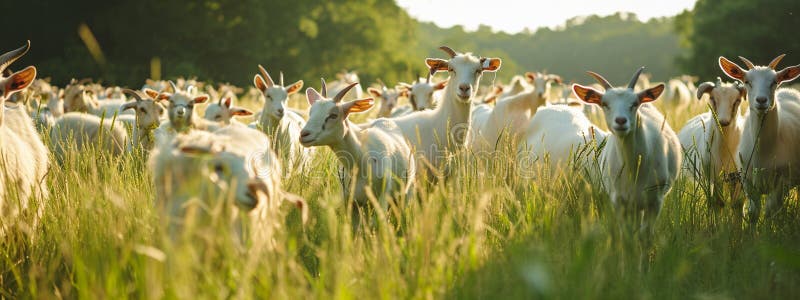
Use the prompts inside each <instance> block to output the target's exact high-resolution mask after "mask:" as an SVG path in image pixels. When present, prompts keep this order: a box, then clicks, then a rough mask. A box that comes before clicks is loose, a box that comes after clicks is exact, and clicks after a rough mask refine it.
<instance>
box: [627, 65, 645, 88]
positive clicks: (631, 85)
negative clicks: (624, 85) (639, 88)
mask: <svg viewBox="0 0 800 300" xmlns="http://www.w3.org/2000/svg"><path fill="white" fill-rule="evenodd" d="M643 71H644V67H641V68H639V70H638V71H636V73H634V74H633V78H631V82H630V83H628V88H629V89H633V88H635V87H636V82H637V81H639V76H640V75H642V72H643Z"/></svg>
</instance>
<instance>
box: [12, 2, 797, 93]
mask: <svg viewBox="0 0 800 300" xmlns="http://www.w3.org/2000/svg"><path fill="white" fill-rule="evenodd" d="M0 11H3V12H6V13H5V14H4V16H3V18H0V25H2V28H6V30H5V31H4V36H3V38H2V39H0V49H3V50H10V49H13V48H16V47H19V45H22V43H23V42H24V41H25V40H26V39H30V40H31V42H32V49H31V52H30V54H29V55H27V56H26V57H25V58H24V62H23V63H28V64H35V65H37V67H39V70H40V73H41V74H42V76H51V77H52V78H53V80H54V82H55V83H57V84H63V83H64V82H66V81H68V80H69V79H70V78H73V77H77V78H83V77H92V78H95V79H102V80H103V81H104V82H105V83H109V84H119V85H128V86H139V85H141V84H142V82H143V81H144V79H145V78H147V77H149V76H151V74H152V73H151V71H152V70H151V62H152V61H153V59H154V58H158V60H157V61H159V62H160V64H159V65H160V67H161V68H160V70H161V73H160V75H162V77H164V78H174V77H177V76H198V77H199V78H201V79H204V80H212V81H225V82H232V83H234V84H238V85H249V84H251V80H252V76H253V74H255V72H256V71H257V69H256V65H257V64H263V65H264V66H266V67H267V69H268V70H270V71H271V72H277V71H283V72H284V73H285V74H286V77H287V78H288V80H296V79H305V80H306V81H307V82H313V83H316V82H317V81H318V80H319V77H320V76H324V77H328V78H330V77H333V76H334V75H335V73H336V72H338V71H340V70H342V69H352V70H357V71H358V72H359V74H360V75H361V79H362V81H365V82H374V80H375V79H377V78H381V79H382V80H384V81H386V82H389V83H392V82H396V81H411V80H413V78H414V76H416V75H418V74H420V73H423V72H424V71H425V70H424V68H425V66H424V63H423V61H424V60H423V59H424V58H425V57H426V56H435V57H442V56H443V55H444V54H443V53H441V52H440V51H438V50H437V49H436V48H437V47H438V46H440V45H448V46H451V47H452V48H454V49H456V50H458V51H470V52H474V53H477V54H479V55H483V56H496V57H500V58H502V59H503V60H504V62H503V68H502V70H501V72H499V73H497V79H500V80H506V79H508V78H510V77H511V76H513V75H515V74H518V73H522V72H524V71H544V70H546V71H548V72H552V73H557V74H560V75H562V76H563V77H564V79H565V80H567V81H571V80H575V81H586V80H587V79H589V78H588V77H586V76H585V75H584V71H586V70H593V71H596V72H599V73H601V74H603V75H605V76H606V77H607V78H609V79H610V80H611V81H613V82H614V83H617V82H619V83H622V82H625V81H627V80H628V78H629V76H630V75H631V73H632V72H633V71H634V69H635V68H637V67H639V66H646V67H647V71H648V72H649V73H652V74H653V76H654V80H664V79H666V78H668V77H671V76H675V75H678V74H682V73H690V74H697V75H700V76H701V77H715V76H718V75H719V72H717V68H716V63H715V61H716V57H717V56H719V55H723V54H724V55H728V56H733V57H735V55H744V56H748V57H751V58H753V60H754V61H755V62H757V63H762V64H763V63H766V62H768V61H769V59H771V58H772V57H774V56H776V55H778V54H780V53H788V54H790V55H789V56H788V57H787V59H786V61H787V62H788V61H795V62H800V57H797V59H795V58H794V57H793V55H791V54H797V53H800V51H797V50H800V40H798V39H796V38H793V37H792V36H790V35H786V32H790V31H791V30H794V29H795V28H800V21H798V18H797V17H796V16H798V15H800V1H796V0H765V1H750V0H726V1H710V0H699V1H698V2H697V4H696V7H695V8H694V10H692V11H686V12H684V13H682V14H680V15H678V16H677V17H669V18H661V19H653V20H650V21H647V22H642V21H640V20H639V19H638V18H637V17H636V16H635V15H633V14H628V13H617V14H614V15H611V16H585V17H576V18H573V19H570V20H568V21H567V22H565V24H564V25H563V26H560V27H559V28H557V29H550V28H540V29H537V30H535V31H532V32H522V33H518V34H507V33H502V32H499V33H498V32H493V31H492V30H491V28H490V27H487V26H482V27H480V28H479V29H478V30H477V31H474V32H466V31H464V29H463V28H462V27H458V26H457V27H452V28H439V27H437V26H435V25H433V24H431V23H420V22H418V21H416V20H414V19H413V18H411V17H410V16H409V15H408V14H407V13H406V11H405V10H403V9H402V8H400V7H398V6H397V4H396V3H395V2H394V1H393V0H351V1H342V0H337V1H318V0H295V1H290V2H286V1H262V0H209V1H179V0H172V1H163V0H119V1H113V2H112V1H102V0H78V1H59V2H53V1H45V0H28V1H2V2H0ZM695 15H698V16H703V17H702V18H695V17H694V16H695ZM32 17H33V18H35V21H32V20H31V18H32ZM79 28H83V29H82V30H80V31H81V34H79V33H78V32H79ZM95 41H96V44H93V43H94V42H95ZM90 49H92V50H91V51H90ZM493 78H494V77H492V79H493Z"/></svg>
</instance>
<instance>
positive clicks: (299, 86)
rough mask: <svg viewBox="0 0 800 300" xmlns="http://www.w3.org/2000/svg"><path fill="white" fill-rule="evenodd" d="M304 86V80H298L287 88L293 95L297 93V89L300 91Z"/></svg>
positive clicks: (287, 92)
mask: <svg viewBox="0 0 800 300" xmlns="http://www.w3.org/2000/svg"><path fill="white" fill-rule="evenodd" d="M302 88H303V81H302V80H298V81H297V82H295V83H293V84H292V85H290V86H289V87H288V88H286V94H287V95H291V94H294V93H297V91H299V90H300V89H302Z"/></svg>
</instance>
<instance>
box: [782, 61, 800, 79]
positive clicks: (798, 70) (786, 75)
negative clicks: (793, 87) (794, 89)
mask: <svg viewBox="0 0 800 300" xmlns="http://www.w3.org/2000/svg"><path fill="white" fill-rule="evenodd" d="M798 76H800V65H796V66H792V67H787V68H785V69H783V70H780V72H778V76H777V81H778V82H780V83H783V82H787V81H792V80H795V79H796V78H797V77H798Z"/></svg>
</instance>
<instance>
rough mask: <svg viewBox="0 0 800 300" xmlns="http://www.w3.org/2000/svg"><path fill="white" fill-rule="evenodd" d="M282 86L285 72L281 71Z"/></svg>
mask: <svg viewBox="0 0 800 300" xmlns="http://www.w3.org/2000/svg"><path fill="white" fill-rule="evenodd" d="M281 86H284V85H283V71H281Z"/></svg>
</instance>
